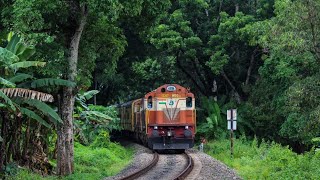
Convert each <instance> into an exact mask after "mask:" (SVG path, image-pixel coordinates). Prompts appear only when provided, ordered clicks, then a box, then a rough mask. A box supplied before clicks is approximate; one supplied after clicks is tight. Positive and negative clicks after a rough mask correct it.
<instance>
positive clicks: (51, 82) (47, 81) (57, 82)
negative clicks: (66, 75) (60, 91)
mask: <svg viewBox="0 0 320 180" xmlns="http://www.w3.org/2000/svg"><path fill="white" fill-rule="evenodd" d="M75 85H76V83H74V82H71V81H68V80H64V79H54V78H44V79H37V80H35V81H33V82H32V83H31V87H32V88H38V87H43V86H67V87H74V86H75Z"/></svg>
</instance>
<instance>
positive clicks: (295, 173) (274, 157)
mask: <svg viewBox="0 0 320 180" xmlns="http://www.w3.org/2000/svg"><path fill="white" fill-rule="evenodd" d="M206 148H207V149H205V150H206V153H208V154H209V155H211V156H212V157H214V158H216V159H218V160H220V161H222V162H224V163H225V164H227V165H228V166H229V167H231V168H234V169H235V170H236V171H237V172H238V173H239V175H240V176H241V177H243V178H244V179H318V178H319V177H320V151H315V150H314V149H311V151H309V152H305V153H304V154H297V153H295V152H293V151H292V150H291V149H290V148H289V147H288V146H281V145H280V144H277V143H275V142H265V141H263V140H262V141H261V142H258V140H257V139H256V138H255V139H253V140H247V139H246V138H245V137H244V136H242V137H240V138H239V139H235V141H234V156H233V158H231V156H230V140H228V139H225V140H217V141H210V142H209V143H208V145H207V147H206Z"/></svg>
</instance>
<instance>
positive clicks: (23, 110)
mask: <svg viewBox="0 0 320 180" xmlns="http://www.w3.org/2000/svg"><path fill="white" fill-rule="evenodd" d="M20 112H21V113H22V114H24V115H26V116H28V117H29V118H31V119H34V120H37V121H38V122H39V123H40V124H42V125H44V126H46V127H47V128H51V125H50V124H48V123H47V122H46V121H45V120H43V119H42V118H41V117H40V116H38V115H37V114H36V113H35V112H33V111H31V110H29V109H27V108H20Z"/></svg>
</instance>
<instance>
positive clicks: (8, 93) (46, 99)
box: [0, 88, 53, 102]
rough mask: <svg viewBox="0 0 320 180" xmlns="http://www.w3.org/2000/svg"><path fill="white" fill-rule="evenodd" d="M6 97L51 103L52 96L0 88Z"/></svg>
mask: <svg viewBox="0 0 320 180" xmlns="http://www.w3.org/2000/svg"><path fill="white" fill-rule="evenodd" d="M0 91H1V92H3V93H4V94H5V95H6V96H8V97H23V98H28V99H36V100H39V101H43V102H53V96H52V95H51V94H47V93H43V92H39V91H34V90H30V89H23V88H2V89H0Z"/></svg>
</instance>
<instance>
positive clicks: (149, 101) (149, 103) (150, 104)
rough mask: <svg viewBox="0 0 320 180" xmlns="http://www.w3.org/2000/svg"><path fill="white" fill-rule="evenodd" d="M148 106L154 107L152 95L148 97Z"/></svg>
mask: <svg viewBox="0 0 320 180" xmlns="http://www.w3.org/2000/svg"><path fill="white" fill-rule="evenodd" d="M148 108H152V96H149V97H148Z"/></svg>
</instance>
